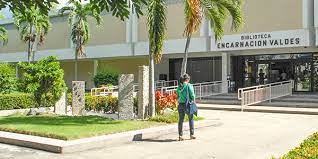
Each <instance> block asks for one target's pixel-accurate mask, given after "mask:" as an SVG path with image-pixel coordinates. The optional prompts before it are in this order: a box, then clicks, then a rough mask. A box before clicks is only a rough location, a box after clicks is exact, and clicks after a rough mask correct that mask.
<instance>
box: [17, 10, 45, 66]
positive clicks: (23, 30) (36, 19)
mask: <svg viewBox="0 0 318 159" xmlns="http://www.w3.org/2000/svg"><path fill="white" fill-rule="evenodd" d="M13 16H14V21H15V24H16V26H17V27H18V29H19V32H20V39H21V40H22V41H24V42H25V43H27V44H28V50H27V51H28V62H29V63H30V61H31V58H32V59H33V60H34V53H35V48H34V47H35V44H36V45H42V44H43V43H44V40H45V35H46V34H47V33H48V31H49V29H50V26H51V24H50V21H49V17H48V15H45V14H43V13H41V11H40V10H39V9H37V8H36V7H35V6H33V7H29V8H26V10H20V9H14V10H13Z"/></svg>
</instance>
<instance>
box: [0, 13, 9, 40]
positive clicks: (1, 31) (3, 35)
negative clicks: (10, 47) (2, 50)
mask: <svg viewBox="0 0 318 159" xmlns="http://www.w3.org/2000/svg"><path fill="white" fill-rule="evenodd" d="M3 18H4V16H3V15H2V14H1V13H0V20H1V19H3ZM0 40H1V41H2V43H3V45H5V44H7V42H8V34H7V30H6V29H5V28H4V27H3V26H0Z"/></svg>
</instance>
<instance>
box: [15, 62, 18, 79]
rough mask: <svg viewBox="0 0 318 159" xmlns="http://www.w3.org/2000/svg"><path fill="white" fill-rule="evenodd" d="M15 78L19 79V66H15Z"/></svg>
mask: <svg viewBox="0 0 318 159" xmlns="http://www.w3.org/2000/svg"><path fill="white" fill-rule="evenodd" d="M15 77H16V78H19V67H18V64H15Z"/></svg>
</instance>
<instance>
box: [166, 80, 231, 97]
mask: <svg viewBox="0 0 318 159" xmlns="http://www.w3.org/2000/svg"><path fill="white" fill-rule="evenodd" d="M229 83H230V81H229V80H227V81H213V82H202V83H194V84H193V87H194V89H195V94H196V97H197V98H200V99H201V98H202V97H207V96H211V95H218V94H223V93H226V92H227V89H228V88H229ZM177 88H178V86H169V87H162V88H161V89H160V91H161V93H168V94H170V93H171V92H174V91H176V89H177Z"/></svg>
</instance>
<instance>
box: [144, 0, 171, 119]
mask: <svg viewBox="0 0 318 159" xmlns="http://www.w3.org/2000/svg"><path fill="white" fill-rule="evenodd" d="M147 25H148V34H149V63H150V67H149V70H150V73H149V96H150V98H149V106H150V113H149V115H150V116H154V115H155V112H156V109H155V84H154V62H156V63H159V62H160V61H161V57H162V49H163V43H164V39H165V34H166V3H165V0H151V1H149V6H148V21H147Z"/></svg>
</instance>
